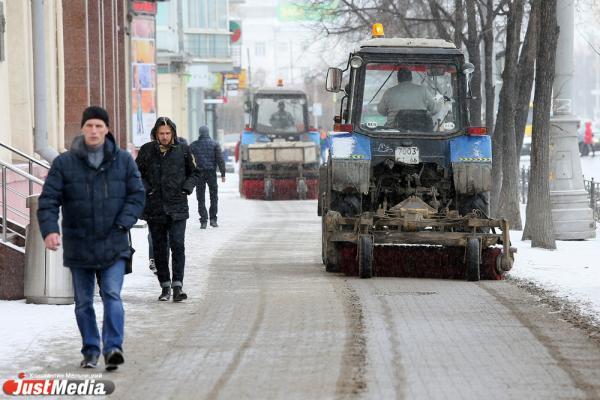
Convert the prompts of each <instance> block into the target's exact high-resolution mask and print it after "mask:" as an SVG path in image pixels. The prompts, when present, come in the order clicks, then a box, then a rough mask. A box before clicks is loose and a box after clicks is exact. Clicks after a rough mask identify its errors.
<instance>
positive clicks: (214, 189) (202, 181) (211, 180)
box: [196, 170, 219, 222]
mask: <svg viewBox="0 0 600 400" xmlns="http://www.w3.org/2000/svg"><path fill="white" fill-rule="evenodd" d="M206 185H208V192H209V194H210V209H209V210H208V214H207V213H206V206H205V205H204V191H205V189H206ZM218 190H219V185H217V171H215V170H212V171H200V178H199V179H198V185H197V186H196V198H197V199H198V214H200V222H206V221H207V220H208V219H209V218H210V220H211V221H212V220H215V221H216V220H217V211H218V203H219V195H218Z"/></svg>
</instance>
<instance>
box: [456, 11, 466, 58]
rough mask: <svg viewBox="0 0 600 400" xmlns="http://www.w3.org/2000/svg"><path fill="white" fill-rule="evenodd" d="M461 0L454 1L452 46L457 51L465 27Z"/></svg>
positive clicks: (460, 44)
mask: <svg viewBox="0 0 600 400" xmlns="http://www.w3.org/2000/svg"><path fill="white" fill-rule="evenodd" d="M463 10H464V7H463V0H454V15H455V19H454V44H455V45H456V47H457V48H458V49H460V48H461V46H462V42H463V28H464V26H465V15H464V11H463Z"/></svg>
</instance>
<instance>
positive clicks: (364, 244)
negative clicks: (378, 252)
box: [358, 235, 373, 279]
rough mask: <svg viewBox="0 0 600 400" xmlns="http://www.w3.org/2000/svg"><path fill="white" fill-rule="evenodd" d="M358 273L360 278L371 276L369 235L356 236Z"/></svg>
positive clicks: (371, 243) (370, 243)
mask: <svg viewBox="0 0 600 400" xmlns="http://www.w3.org/2000/svg"><path fill="white" fill-rule="evenodd" d="M358 275H359V276H360V277H361V279H369V278H371V277H372V276H373V238H372V236H369V235H360V236H359V238H358Z"/></svg>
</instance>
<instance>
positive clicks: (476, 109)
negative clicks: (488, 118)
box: [464, 0, 482, 126]
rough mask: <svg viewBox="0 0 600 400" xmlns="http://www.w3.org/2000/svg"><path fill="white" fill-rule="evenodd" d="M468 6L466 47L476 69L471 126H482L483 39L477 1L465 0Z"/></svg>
mask: <svg viewBox="0 0 600 400" xmlns="http://www.w3.org/2000/svg"><path fill="white" fill-rule="evenodd" d="M465 5H466V6H467V31H468V35H467V36H466V37H465V39H464V41H465V45H466V47H467V51H468V52H469V61H470V62H471V64H473V66H474V67H475V71H474V73H473V77H472V79H471V96H472V99H471V102H470V104H469V116H470V120H471V125H473V126H481V104H482V103H481V51H480V50H479V46H480V44H481V37H480V36H479V33H478V32H479V30H480V28H479V22H478V21H477V7H475V0H465Z"/></svg>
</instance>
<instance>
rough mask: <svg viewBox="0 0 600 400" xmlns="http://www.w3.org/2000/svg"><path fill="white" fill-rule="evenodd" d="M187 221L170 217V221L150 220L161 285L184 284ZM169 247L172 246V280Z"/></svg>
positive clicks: (157, 271) (157, 273)
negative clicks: (174, 219)
mask: <svg viewBox="0 0 600 400" xmlns="http://www.w3.org/2000/svg"><path fill="white" fill-rule="evenodd" d="M185 222H186V220H185V219H182V220H179V221H173V220H171V219H169V222H153V221H152V222H148V227H149V229H150V236H152V245H153V247H154V264H155V265H156V276H157V277H158V282H160V286H161V287H169V286H183V270H184V268H185V244H184V242H185ZM169 247H170V248H171V260H172V270H173V279H172V280H171V273H170V271H169Z"/></svg>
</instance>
